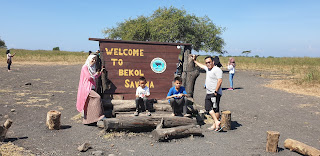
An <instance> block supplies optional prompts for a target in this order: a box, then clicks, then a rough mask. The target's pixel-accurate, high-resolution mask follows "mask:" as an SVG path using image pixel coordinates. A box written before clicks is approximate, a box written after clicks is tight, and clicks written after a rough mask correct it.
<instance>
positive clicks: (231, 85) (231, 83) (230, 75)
mask: <svg viewBox="0 0 320 156" xmlns="http://www.w3.org/2000/svg"><path fill="white" fill-rule="evenodd" d="M233 76H234V73H233V74H231V73H229V81H230V88H233Z"/></svg>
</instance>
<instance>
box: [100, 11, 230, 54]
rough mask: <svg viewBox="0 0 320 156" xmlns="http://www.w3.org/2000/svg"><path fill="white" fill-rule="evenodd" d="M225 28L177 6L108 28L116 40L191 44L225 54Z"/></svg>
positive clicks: (110, 37) (106, 33) (201, 48)
mask: <svg viewBox="0 0 320 156" xmlns="http://www.w3.org/2000/svg"><path fill="white" fill-rule="evenodd" d="M223 31H225V28H222V27H218V26H216V25H215V24H214V23H213V22H212V21H211V20H210V19H209V17H207V16H204V17H197V16H195V15H190V14H187V12H186V10H184V9H177V8H175V7H170V8H166V7H163V8H159V9H157V10H156V11H154V13H153V14H152V15H151V16H149V17H145V16H139V17H137V18H136V19H128V20H125V21H124V22H121V23H118V24H117V27H113V28H106V29H105V30H104V33H105V35H106V38H109V39H116V40H135V41H157V42H173V43H191V44H192V45H193V49H194V50H195V51H200V50H202V51H207V52H217V53H220V54H223V53H224V52H225V51H224V50H223V46H224V45H225V43H224V40H223V39H222V38H221V35H222V32H223Z"/></svg>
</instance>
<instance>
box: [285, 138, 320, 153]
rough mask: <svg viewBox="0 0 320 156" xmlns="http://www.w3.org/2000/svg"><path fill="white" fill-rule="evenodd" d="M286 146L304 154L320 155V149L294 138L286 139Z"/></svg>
mask: <svg viewBox="0 0 320 156" xmlns="http://www.w3.org/2000/svg"><path fill="white" fill-rule="evenodd" d="M284 147H285V148H288V149H290V150H291V151H295V152H298V153H300V154H302V155H308V156H320V150H318V149H316V148H314V147H311V146H308V145H306V144H304V143H302V142H299V141H296V140H293V139H287V140H285V141H284Z"/></svg>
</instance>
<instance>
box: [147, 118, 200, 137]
mask: <svg viewBox="0 0 320 156" xmlns="http://www.w3.org/2000/svg"><path fill="white" fill-rule="evenodd" d="M163 124H164V120H163V119H162V120H161V122H160V123H159V124H158V125H157V128H156V129H155V130H153V131H152V136H153V138H154V139H155V140H156V141H165V140H170V139H175V138H182V137H187V136H191V135H197V136H202V132H201V129H200V128H199V127H198V126H196V125H194V124H191V125H186V126H177V127H173V128H162V127H163Z"/></svg>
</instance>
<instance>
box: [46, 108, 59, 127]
mask: <svg viewBox="0 0 320 156" xmlns="http://www.w3.org/2000/svg"><path fill="white" fill-rule="evenodd" d="M60 117H61V113H60V112H59V111H56V110H51V111H49V112H48V113H47V121H46V125H47V126H48V128H49V129H55V130H59V129H60Z"/></svg>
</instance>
